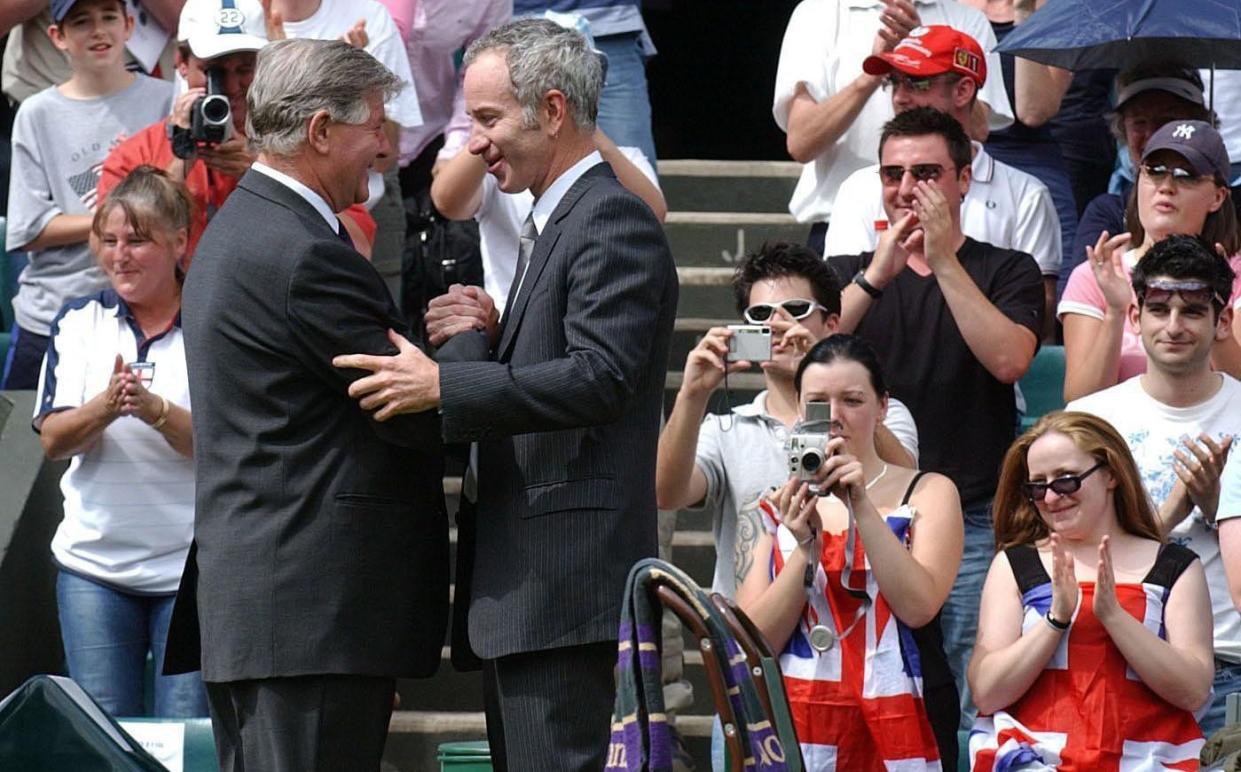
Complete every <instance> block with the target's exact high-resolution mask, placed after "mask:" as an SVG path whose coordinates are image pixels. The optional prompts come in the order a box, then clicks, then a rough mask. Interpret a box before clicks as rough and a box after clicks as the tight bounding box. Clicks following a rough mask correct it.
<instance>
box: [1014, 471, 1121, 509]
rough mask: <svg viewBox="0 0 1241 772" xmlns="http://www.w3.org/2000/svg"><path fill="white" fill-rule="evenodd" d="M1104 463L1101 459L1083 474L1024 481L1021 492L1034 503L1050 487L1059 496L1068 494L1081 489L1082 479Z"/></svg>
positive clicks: (1041, 498)
mask: <svg viewBox="0 0 1241 772" xmlns="http://www.w3.org/2000/svg"><path fill="white" fill-rule="evenodd" d="M1104 465H1105V464H1104V462H1102V461H1100V462H1099V463H1097V464H1095V465H1094V466H1092V467H1090V468H1089V469H1087V470H1086V471H1084V472H1082V473H1081V474H1066V475H1065V476H1064V477H1057V478H1056V479H1054V480H1052V481H1051V482H1023V483H1022V484H1021V492H1022V493H1024V494H1025V495H1026V498H1027V499H1029V500H1030V501H1032V502H1034V503H1038V502H1040V501H1042V500H1043V499H1044V498H1045V497H1046V496H1047V489H1048V488H1050V489H1051V490H1053V491H1055V492H1056V495H1058V496H1068V495H1069V494H1072V493H1077V492H1078V491H1079V490H1081V488H1082V480H1085V479H1086V478H1087V477H1089V476H1090V475H1092V474H1094V472H1095V470H1096V469H1099V468H1100V467H1102V466H1104Z"/></svg>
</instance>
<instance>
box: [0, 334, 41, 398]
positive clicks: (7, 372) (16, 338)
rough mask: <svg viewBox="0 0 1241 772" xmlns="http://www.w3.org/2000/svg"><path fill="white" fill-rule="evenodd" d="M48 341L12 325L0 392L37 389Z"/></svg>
mask: <svg viewBox="0 0 1241 772" xmlns="http://www.w3.org/2000/svg"><path fill="white" fill-rule="evenodd" d="M50 340H51V338H49V337H48V336H46V335H40V334H39V333H37V332H31V331H29V330H23V329H22V328H21V327H19V326H18V325H16V324H15V325H13V330H12V332H11V337H10V338H9V350H8V352H7V353H6V354H5V359H4V374H3V376H0V390H3V389H37V388H39V368H41V367H42V366H43V354H44V353H45V352H46V351H47V344H48V342H49V341H50Z"/></svg>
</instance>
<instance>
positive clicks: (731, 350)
mask: <svg viewBox="0 0 1241 772" xmlns="http://www.w3.org/2000/svg"><path fill="white" fill-rule="evenodd" d="M728 329H730V330H732V331H733V334H732V336H731V337H729V339H728V356H727V358H726V359H727V360H728V361H729V362H742V361H744V362H766V361H768V360H770V359H771V328H770V327H768V326H767V325H765V324H730V325H728Z"/></svg>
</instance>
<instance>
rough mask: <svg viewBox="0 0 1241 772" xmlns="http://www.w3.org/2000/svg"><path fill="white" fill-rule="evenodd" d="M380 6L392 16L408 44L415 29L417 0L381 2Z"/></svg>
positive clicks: (386, 0)
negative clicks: (410, 34) (411, 32)
mask: <svg viewBox="0 0 1241 772" xmlns="http://www.w3.org/2000/svg"><path fill="white" fill-rule="evenodd" d="M379 4H380V5H382V6H383V7H385V8H387V9H388V13H390V14H392V21H394V22H396V28H397V31H398V32H400V33H401V40H402V41H404V42H406V43H408V42H409V33H410V31H412V30H413V28H414V7H415V6H416V5H417V4H418V3H417V0H379ZM415 77H417V75H416V74H415Z"/></svg>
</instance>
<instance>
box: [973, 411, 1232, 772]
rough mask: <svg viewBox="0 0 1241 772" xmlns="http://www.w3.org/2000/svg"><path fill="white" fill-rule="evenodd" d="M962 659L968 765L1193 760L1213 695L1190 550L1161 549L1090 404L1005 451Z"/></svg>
mask: <svg viewBox="0 0 1241 772" xmlns="http://www.w3.org/2000/svg"><path fill="white" fill-rule="evenodd" d="M995 538H996V546H997V549H998V550H999V553H998V554H997V555H996V556H995V560H994V562H993V563H992V564H991V571H990V572H989V573H988V574H987V581H986V585H985V586H984V588H983V594H982V608H981V610H980V612H979V615H978V641H977V643H976V644H975V646H974V657H973V659H972V660H971V662H970V667H969V684H970V691H971V693H972V694H973V696H974V701H975V704H977V705H978V712H979V717H978V719H977V721H976V722H975V724H974V729H973V731H972V732H971V733H970V758H971V762H972V768H973V769H975V770H992V769H1014V770H1015V769H1061V770H1105V769H1196V768H1197V760H1198V751H1199V749H1200V748H1201V746H1202V742H1203V741H1202V733H1201V732H1200V731H1199V730H1198V724H1197V722H1196V721H1195V720H1194V717H1193V714H1192V711H1195V710H1197V709H1199V708H1200V707H1202V706H1203V704H1204V703H1205V702H1206V701H1207V699H1208V697H1209V696H1210V692H1211V681H1212V677H1213V675H1214V661H1213V657H1212V648H1211V631H1212V626H1211V603H1210V599H1209V597H1208V594H1207V585H1206V579H1205V576H1204V574H1203V570H1202V564H1201V563H1200V562H1199V561H1198V558H1197V556H1196V555H1195V554H1194V553H1193V552H1192V551H1190V550H1189V549H1187V548H1185V547H1181V546H1178V545H1175V544H1165V543H1163V542H1162V540H1161V538H1160V535H1159V529H1158V527H1157V526H1156V524H1155V514H1154V511H1153V510H1152V509H1151V505H1150V503H1149V501H1148V499H1147V497H1146V492H1145V490H1144V489H1143V487H1142V482H1141V478H1140V477H1139V476H1138V470H1137V467H1136V465H1135V464H1134V461H1133V457H1132V456H1131V455H1130V453H1129V448H1128V446H1127V445H1126V444H1125V441H1124V440H1123V439H1122V438H1121V437H1120V435H1119V434H1117V433H1116V430H1115V429H1113V428H1112V427H1111V425H1110V424H1108V423H1107V422H1106V421H1104V420H1103V419H1101V418H1098V417H1095V416H1092V415H1088V414H1086V413H1074V412H1065V413H1052V414H1049V415H1047V416H1044V417H1043V418H1042V419H1040V420H1039V422H1038V423H1037V424H1035V425H1034V427H1033V428H1031V429H1030V430H1029V431H1028V432H1026V433H1025V434H1024V435H1022V436H1021V437H1020V438H1018V440H1017V441H1016V442H1015V443H1014V444H1013V446H1012V448H1010V449H1009V451H1008V454H1007V455H1006V456H1005V458H1004V464H1003V467H1002V468H1001V472H1000V484H999V489H998V490H997V492H996V498H995Z"/></svg>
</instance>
